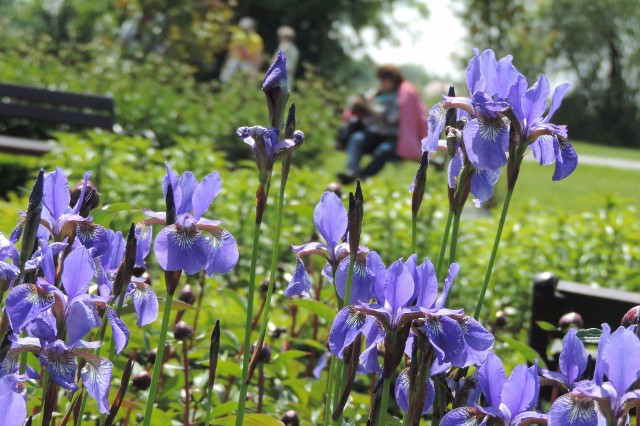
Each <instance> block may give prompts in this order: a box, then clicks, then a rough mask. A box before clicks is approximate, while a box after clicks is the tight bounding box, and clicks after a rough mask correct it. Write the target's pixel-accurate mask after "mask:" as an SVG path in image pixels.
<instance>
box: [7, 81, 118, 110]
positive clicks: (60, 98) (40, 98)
mask: <svg viewBox="0 0 640 426" xmlns="http://www.w3.org/2000/svg"><path fill="white" fill-rule="evenodd" d="M3 97H8V98H13V99H19V100H24V101H30V102H40V103H48V104H55V105H68V106H75V107H80V108H91V109H96V110H104V111H106V112H109V113H112V112H113V109H114V103H113V99H112V98H110V97H108V96H98V95H86V94H83V93H70V92H56V91H51V90H47V89H40V88H35V87H25V86H18V85H15V84H6V83H0V101H1V100H2V98H3Z"/></svg>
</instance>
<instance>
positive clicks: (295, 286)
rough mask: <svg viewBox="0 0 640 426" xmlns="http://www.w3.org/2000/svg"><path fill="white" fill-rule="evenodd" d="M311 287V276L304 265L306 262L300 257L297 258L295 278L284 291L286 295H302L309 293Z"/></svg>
mask: <svg viewBox="0 0 640 426" xmlns="http://www.w3.org/2000/svg"><path fill="white" fill-rule="evenodd" d="M310 289H311V278H309V274H307V270H306V269H305V267H304V262H303V261H302V259H300V258H299V257H298V258H296V270H295V272H294V273H293V278H292V279H291V282H289V285H288V286H287V288H286V289H285V291H284V295H285V297H293V296H300V295H302V294H303V293H308V292H309V290H310Z"/></svg>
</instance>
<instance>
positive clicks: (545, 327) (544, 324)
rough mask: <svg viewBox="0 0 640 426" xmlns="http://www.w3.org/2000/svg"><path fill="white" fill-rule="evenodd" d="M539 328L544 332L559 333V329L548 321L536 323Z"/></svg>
mask: <svg viewBox="0 0 640 426" xmlns="http://www.w3.org/2000/svg"><path fill="white" fill-rule="evenodd" d="M536 324H537V325H538V327H540V328H541V329H543V330H544V331H558V327H556V326H555V325H553V324H551V323H550V322H546V321H536Z"/></svg>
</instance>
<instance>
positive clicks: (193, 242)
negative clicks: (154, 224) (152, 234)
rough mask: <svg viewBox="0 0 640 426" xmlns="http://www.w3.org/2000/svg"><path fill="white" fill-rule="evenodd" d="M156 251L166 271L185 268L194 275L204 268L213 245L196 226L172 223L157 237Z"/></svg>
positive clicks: (159, 261)
mask: <svg viewBox="0 0 640 426" xmlns="http://www.w3.org/2000/svg"><path fill="white" fill-rule="evenodd" d="M153 248H154V252H155V254H156V258H157V260H158V263H159V264H160V266H161V267H162V269H164V270H165V271H179V270H184V271H185V272H186V273H187V274H189V275H192V274H195V273H197V272H198V271H201V270H202V269H204V268H205V267H206V265H207V261H208V259H209V252H210V250H211V246H210V244H209V242H208V241H207V240H206V239H205V238H204V236H203V235H202V234H201V233H200V231H198V230H197V229H196V228H195V227H188V228H187V227H181V226H178V225H175V224H174V225H170V226H167V227H165V228H163V229H162V230H161V231H160V232H159V233H158V236H157V237H156V241H155V243H154V246H153Z"/></svg>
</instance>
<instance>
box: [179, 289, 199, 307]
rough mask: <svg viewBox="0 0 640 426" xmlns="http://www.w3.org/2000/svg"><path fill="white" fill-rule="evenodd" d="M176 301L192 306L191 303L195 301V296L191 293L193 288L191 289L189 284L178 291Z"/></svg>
mask: <svg viewBox="0 0 640 426" xmlns="http://www.w3.org/2000/svg"><path fill="white" fill-rule="evenodd" d="M178 300H180V301H181V302H184V303H186V304H188V305H193V303H194V302H195V301H196V294H195V292H194V291H193V287H191V286H190V285H189V284H187V285H185V286H184V287H182V291H180V295H179V296H178Z"/></svg>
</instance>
